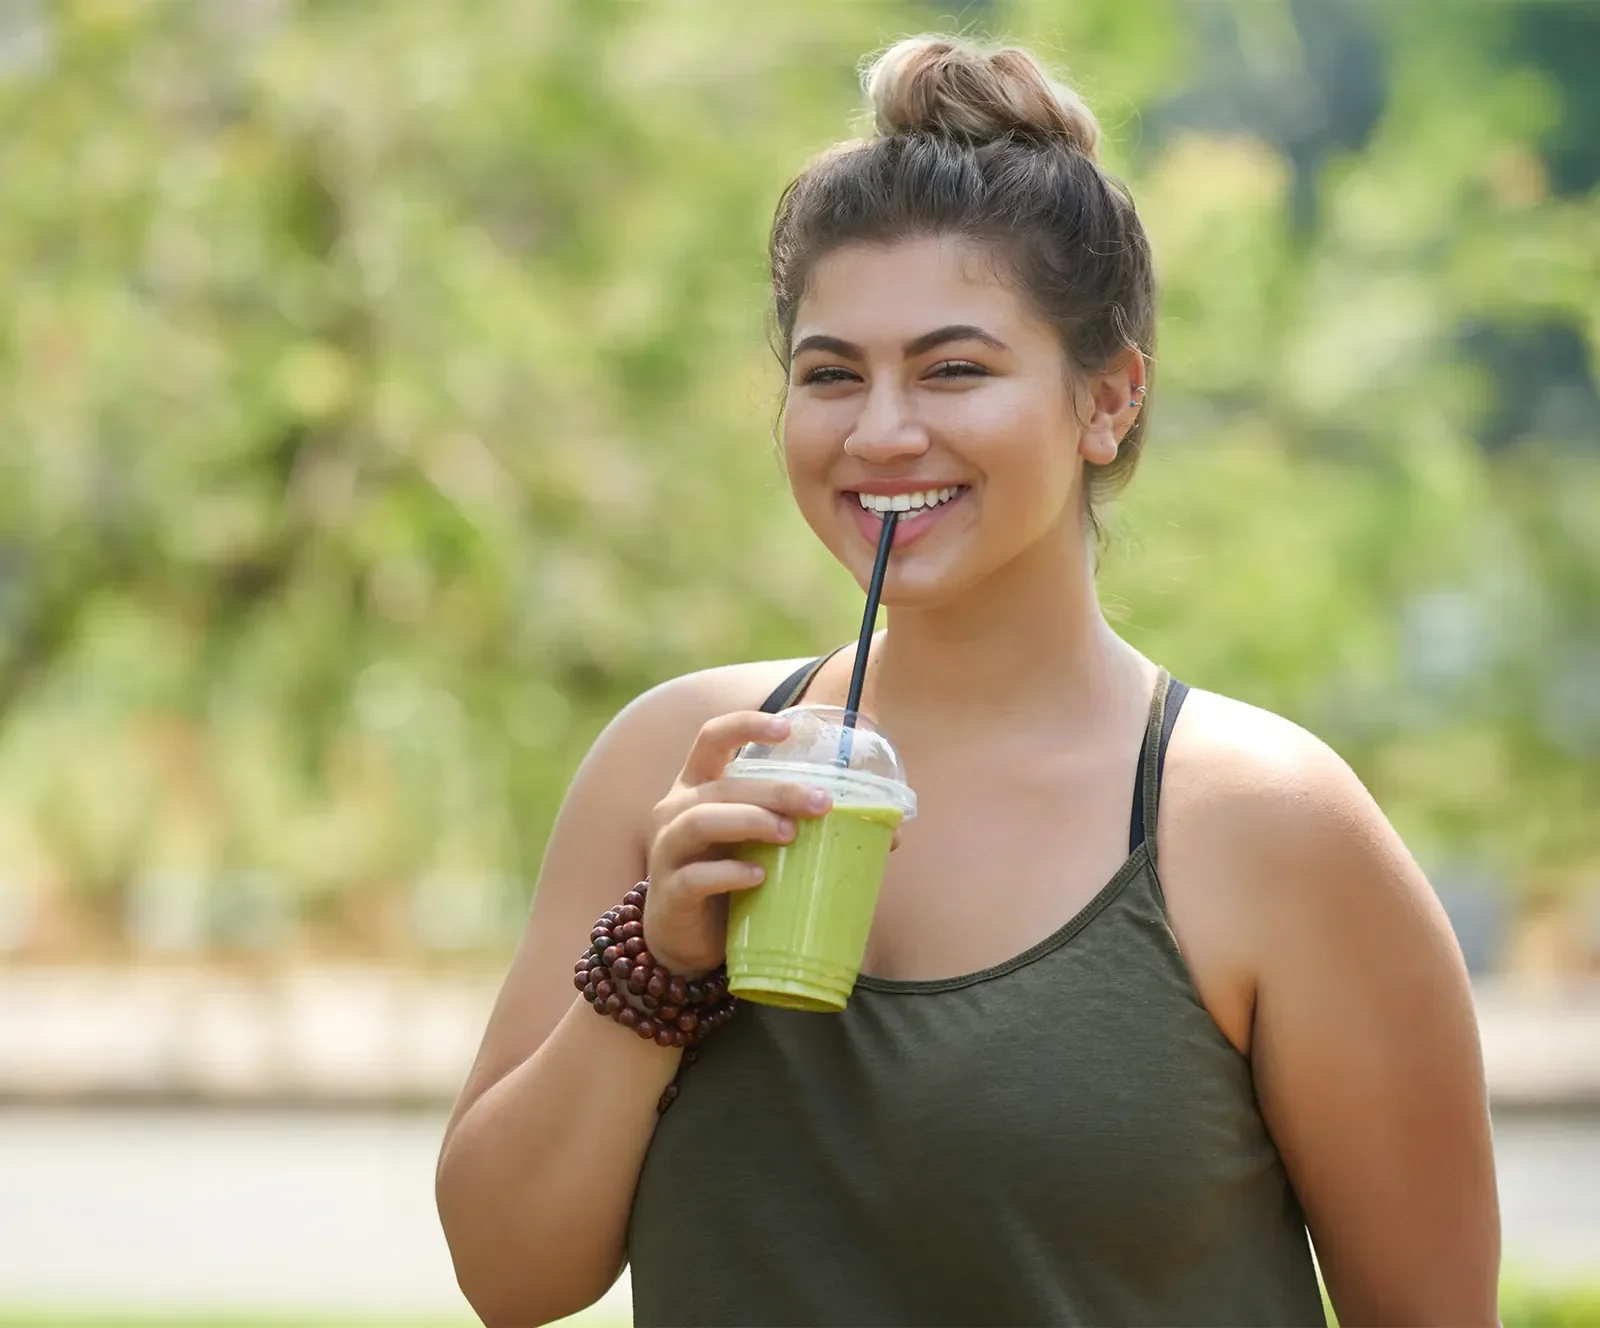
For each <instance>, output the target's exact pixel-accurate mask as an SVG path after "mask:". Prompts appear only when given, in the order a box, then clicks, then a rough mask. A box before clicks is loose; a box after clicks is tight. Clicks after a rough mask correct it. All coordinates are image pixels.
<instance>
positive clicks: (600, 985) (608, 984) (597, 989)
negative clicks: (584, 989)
mask: <svg viewBox="0 0 1600 1328" xmlns="http://www.w3.org/2000/svg"><path fill="white" fill-rule="evenodd" d="M616 989H617V988H616V984H615V983H614V982H612V981H611V980H610V979H609V978H606V979H604V980H602V981H600V982H597V983H595V984H594V994H595V996H596V997H598V998H599V999H600V1000H602V1001H603V1000H606V999H607V998H608V997H609V996H610V995H611V993H612V992H614V991H615V990H616Z"/></svg>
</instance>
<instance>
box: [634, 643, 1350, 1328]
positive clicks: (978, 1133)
mask: <svg viewBox="0 0 1600 1328" xmlns="http://www.w3.org/2000/svg"><path fill="white" fill-rule="evenodd" d="M815 668H816V665H812V666H809V667H808V668H807V669H806V670H804V671H802V673H801V674H800V675H798V676H797V677H796V678H792V679H790V680H789V681H788V683H787V684H786V685H785V686H784V687H783V688H780V689H779V691H778V692H776V693H774V695H773V696H772V697H771V698H769V699H768V702H767V705H766V706H765V707H764V708H766V709H768V710H777V709H780V708H782V706H783V705H785V704H789V703H791V702H792V700H793V699H796V698H798V697H799V696H800V695H802V694H803V692H804V690H805V688H806V686H807V685H808V684H809V682H810V678H811V675H812V673H813V672H814V671H815ZM1169 681H1170V680H1169V678H1168V676H1167V674H1166V673H1165V672H1163V673H1162V674H1161V675H1160V680H1159V682H1158V684H1157V687H1156V692H1155V698H1154V701H1153V703H1152V706H1151V714H1150V722H1149V727H1148V730H1147V733H1146V737H1145V750H1144V752H1143V754H1142V757H1141V761H1140V766H1139V784H1138V787H1137V788H1136V790H1135V795H1134V811H1133V816H1132V818H1131V819H1132V834H1131V836H1130V840H1131V844H1132V847H1131V852H1130V854H1129V857H1128V859H1127V861H1126V862H1125V863H1124V864H1123V866H1122V868H1121V870H1119V871H1118V872H1117V874H1116V875H1115V876H1114V877H1113V878H1112V879H1111V880H1110V881H1109V882H1108V883H1107V884H1106V885H1105V887H1104V888H1103V889H1102V890H1101V891H1100V892H1099V894H1097V895H1096V896H1095V897H1094V898H1093V899H1092V900H1091V901H1090V902H1089V903H1088V904H1087V905H1086V906H1085V907H1084V908H1083V909H1082V910H1081V911H1080V912H1079V913H1078V914H1077V916H1076V917H1074V918H1072V920H1071V921H1069V922H1068V923H1067V924H1066V925H1065V926H1063V927H1061V928H1060V929H1059V930H1058V931H1056V932H1055V933H1054V934H1053V935H1051V936H1047V937H1046V938H1045V939H1044V940H1042V941H1040V942H1039V943H1038V944H1037V945H1035V946H1033V947H1032V948H1031V949H1029V950H1027V951H1025V952H1024V953H1022V954H1020V955H1017V956H1016V957H1015V958H1013V959H1009V960H1007V961H1006V962H1005V963H1002V964H997V965H995V966H994V967H993V968H987V969H984V970H983V971H982V972H979V973H972V974H969V975H967V976H964V977H956V978H946V979H941V980H937V981H901V980H889V979H885V978H875V977H871V976H863V977H862V978H861V979H860V981H859V983H858V984H857V986H856V990H855V994H854V995H853V996H852V997H851V999H850V1004H849V1007H848V1008H847V1009H846V1010H845V1011H844V1012H843V1013H842V1014H810V1013H804V1012H798V1011H791V1010H780V1009H773V1008H769V1007H766V1006H761V1005H753V1004H750V1003H748V1002H746V1003H744V1004H743V1005H742V1006H741V1008H740V1012H739V1017H738V1018H736V1019H735V1020H734V1021H733V1022H732V1023H731V1024H729V1025H728V1027H727V1028H725V1029H723V1030H721V1031H720V1032H719V1033H718V1034H717V1036H715V1037H713V1038H710V1039H708V1040H707V1042H706V1045H705V1047H704V1048H703V1049H702V1052H701V1055H700V1058H699V1060H698V1061H697V1062H696V1064H694V1065H693V1066H691V1067H688V1068H687V1069H685V1071H684V1073H683V1074H682V1075H681V1077H680V1094H679V1097H678V1099H677V1101H676V1102H675V1103H674V1105H673V1107H672V1109H671V1110H670V1111H668V1112H667V1113H666V1114H665V1115H663V1116H662V1117H661V1120H660V1123H659V1124H658V1126H657V1128H656V1132H655V1137H654V1139H653V1140H652V1142H651V1145H650V1150H649V1153H648V1155H647V1156H646V1158H645V1163H644V1168H643V1170H642V1172H641V1173H640V1177H639V1186H638V1191H637V1193H636V1195H635V1197H634V1204H633V1212H632V1217H631V1221H630V1225H629V1231H628V1253H629V1260H630V1263H631V1265H632V1269H633V1300H634V1321H635V1323H636V1324H638V1325H640V1326H641V1328H648V1326H650V1325H658V1324H662V1325H664V1324H695V1325H711V1324H730V1325H734V1324H737V1325H780V1324H781V1325H809V1324H838V1325H866V1324H874V1325H876V1324H882V1325H891V1324H895V1325H899V1324H904V1325H934V1324H1096V1325H1109V1324H1185V1325H1199V1324H1227V1325H1236V1324H1295V1325H1303V1324H1323V1323H1325V1319H1324V1316H1323V1308H1322V1298H1321V1294H1320V1292H1319V1290H1318V1285H1317V1277H1316V1273H1315V1270H1314V1267H1313V1264H1312V1259H1311V1251H1310V1246H1309V1242H1308V1240H1307V1235H1306V1227H1305V1219H1304V1217H1303V1215H1302V1212H1301V1209H1300V1205H1299V1203H1298V1201H1297V1200H1296V1198H1295V1194H1294V1191H1293V1189H1292V1188H1291V1187H1290V1184H1289V1180H1288V1177H1287V1176H1286V1175H1285V1173H1284V1168H1283V1164H1282V1162H1281V1160H1280V1159H1279V1156H1278V1151H1277V1149H1276V1148H1275V1147H1274V1146H1273V1142H1272V1139H1271V1137H1270V1136H1269V1134H1268V1133H1267V1128H1266V1126H1265V1124H1264V1123H1263V1121H1262V1119H1261V1114H1260V1112H1259V1110H1258V1109H1257V1105H1256V1098H1255V1092H1254V1088H1253V1084H1252V1079H1251V1074H1250V1064H1249V1061H1248V1060H1247V1058H1245V1057H1244V1056H1241V1055H1240V1054H1239V1052H1238V1051H1237V1050H1235V1049H1234V1047H1233V1045H1232V1044H1231V1043H1230V1042H1229V1041H1228V1040H1227V1039H1226V1038H1225V1037H1224V1036H1223V1035H1222V1032H1221V1030H1219V1029H1218V1028H1217V1026H1216V1024H1215V1023H1214V1022H1213V1021H1212V1019H1211V1016H1210V1015H1209V1014H1208V1013H1207V1011H1206V1009H1205V1007H1204V1006H1203V1005H1202V1004H1201V1002H1200V998H1199V995H1198V994H1197V992H1196V990H1195V986H1194V983H1193V982H1192V981H1191V979H1190V976H1189V972H1188V969H1187V967H1186V965H1185V963H1184V960H1183V957H1182V956H1181V955H1180V953H1179V951H1178V946H1177V942H1176V941H1175V939H1174V937H1173V934H1172V930H1171V928H1170V927H1169V926H1168V925H1167V918H1166V913H1165V909H1164V907H1163V902H1162V895H1161V884H1160V881H1159V879H1158V877H1157V874H1156V852H1155V834H1154V832H1155V825H1156V815H1157V812H1158V809H1159V806H1160V797H1161V765H1162V758H1163V757H1164V755H1165V748H1166V742H1165V739H1166V737H1167V735H1168V734H1170V732H1171V721H1172V719H1173V718H1175V716H1176V710H1177V705H1178V704H1179V703H1181V698H1182V694H1183V687H1182V684H1181V683H1180V684H1172V685H1171V686H1170V687H1169ZM1147 830H1148V833H1146V831H1147ZM975 884H977V885H979V886H980V888H981V883H975Z"/></svg>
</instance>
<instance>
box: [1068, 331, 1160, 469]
mask: <svg viewBox="0 0 1600 1328" xmlns="http://www.w3.org/2000/svg"><path fill="white" fill-rule="evenodd" d="M1144 391H1145V363H1144V356H1143V355H1141V354H1140V353H1139V352H1138V351H1137V350H1134V349H1133V348H1132V347H1129V348H1128V349H1127V350H1125V351H1123V352H1122V354H1121V355H1119V356H1117V358H1116V359H1114V360H1113V361H1112V362H1111V363H1110V364H1109V365H1107V366H1106V367H1105V368H1104V369H1102V370H1100V372H1098V373H1096V374H1094V375H1092V376H1091V377H1090V379H1089V418H1088V419H1087V420H1086V421H1084V426H1083V435H1082V437H1081V438H1080V440H1079V442H1078V450H1079V452H1081V453H1082V454H1083V459H1084V460H1085V461H1087V462H1089V463H1091V464H1092V465H1096V466H1105V465H1109V464H1110V463H1111V462H1113V461H1115V460H1116V459H1117V449H1118V448H1119V447H1120V446H1121V445H1122V440H1123V438H1124V437H1126V436H1127V433H1128V430H1129V429H1131V428H1133V426H1134V422H1135V421H1136V420H1137V419H1138V418H1139V412H1140V410H1142V409H1143V408H1144Z"/></svg>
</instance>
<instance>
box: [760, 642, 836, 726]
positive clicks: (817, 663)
mask: <svg viewBox="0 0 1600 1328" xmlns="http://www.w3.org/2000/svg"><path fill="white" fill-rule="evenodd" d="M827 658H828V657H827V656H826V655H819V656H818V657H817V658H816V659H813V660H808V661H807V662H806V663H804V664H802V665H801V666H800V667H799V668H797V669H796V670H795V671H794V672H793V673H791V674H790V675H789V676H788V677H787V678H785V679H784V680H783V681H782V682H780V683H779V684H778V685H777V686H776V687H775V688H773V690H772V695H771V696H769V697H768V698H767V699H766V700H765V701H763V702H762V703H761V708H762V709H763V710H765V711H766V712H767V714H769V715H775V714H777V713H778V711H780V710H782V709H783V708H784V707H785V706H787V705H788V704H789V703H790V702H791V701H793V700H794V699H795V698H796V697H798V696H800V695H801V694H802V693H803V692H804V691H805V689H806V688H807V687H808V686H809V685H810V683H811V679H812V678H813V677H815V676H816V672H817V670H818V669H820V668H821V667H822V661H823V660H825V659H827Z"/></svg>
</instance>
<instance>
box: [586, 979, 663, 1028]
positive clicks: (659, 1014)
mask: <svg viewBox="0 0 1600 1328" xmlns="http://www.w3.org/2000/svg"><path fill="white" fill-rule="evenodd" d="M596 990H598V988H596ZM682 1013H683V1007H682V1006H681V1005H669V1004H668V1003H667V1002H666V1001H662V1002H661V1010H660V1012H659V1013H658V1014H657V1015H656V1018H657V1019H662V1020H665V1021H666V1022H667V1023H669V1024H675V1023H677V1022H678V1016H679V1015H680V1014H682Z"/></svg>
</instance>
